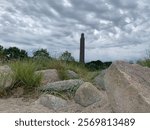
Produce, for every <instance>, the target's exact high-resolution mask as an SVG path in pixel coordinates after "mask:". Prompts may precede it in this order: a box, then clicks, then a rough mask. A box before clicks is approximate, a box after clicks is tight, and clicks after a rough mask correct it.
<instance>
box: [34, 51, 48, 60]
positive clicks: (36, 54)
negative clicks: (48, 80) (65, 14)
mask: <svg viewBox="0 0 150 130" xmlns="http://www.w3.org/2000/svg"><path fill="white" fill-rule="evenodd" d="M43 57H46V58H51V57H50V55H49V53H48V51H47V50H46V49H39V50H37V51H35V52H33V58H37V59H40V58H43Z"/></svg>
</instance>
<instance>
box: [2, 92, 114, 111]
mask: <svg viewBox="0 0 150 130" xmlns="http://www.w3.org/2000/svg"><path fill="white" fill-rule="evenodd" d="M55 112H57V113H59V112H63V113H64V112H66V113H68V112H69V113H80V112H90V113H91V112H92V113H99V112H101V113H105V112H106V113H110V112H112V110H111V107H110V105H109V103H108V100H107V98H106V94H105V93H104V96H103V99H102V100H101V101H99V102H96V103H94V104H92V105H90V106H88V107H82V106H81V105H79V104H77V103H75V102H74V101H73V100H70V101H68V106H66V107H65V108H61V109H58V110H57V111H55V110H53V109H49V108H47V107H44V106H43V105H41V104H40V103H39V102H38V100H37V99H29V98H28V99H26V98H14V97H11V98H6V99H0V113H55Z"/></svg>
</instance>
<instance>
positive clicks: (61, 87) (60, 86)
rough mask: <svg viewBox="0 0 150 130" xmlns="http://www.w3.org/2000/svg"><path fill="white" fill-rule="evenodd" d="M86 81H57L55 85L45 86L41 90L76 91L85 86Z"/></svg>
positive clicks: (48, 84)
mask: <svg viewBox="0 0 150 130" xmlns="http://www.w3.org/2000/svg"><path fill="white" fill-rule="evenodd" d="M83 83H84V81H82V80H79V79H74V80H64V81H57V82H54V83H47V84H46V85H43V86H42V87H41V88H40V90H42V91H51V90H53V91H65V90H69V89H73V90H76V89H78V87H79V86H80V85H81V84H83Z"/></svg>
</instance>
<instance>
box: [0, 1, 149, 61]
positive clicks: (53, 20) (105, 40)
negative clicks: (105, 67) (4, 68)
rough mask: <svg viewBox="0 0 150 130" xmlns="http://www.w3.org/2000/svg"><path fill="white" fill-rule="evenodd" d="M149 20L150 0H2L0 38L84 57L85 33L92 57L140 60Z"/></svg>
mask: <svg viewBox="0 0 150 130" xmlns="http://www.w3.org/2000/svg"><path fill="white" fill-rule="evenodd" d="M149 19H150V2H149V0H136V1H134V0H133V1H131V0H91V1H90V0H1V1H0V42H1V43H2V45H3V46H5V47H9V46H12V45H13V46H18V47H21V48H25V49H27V50H29V49H33V50H35V49H38V48H47V49H48V50H49V51H50V53H53V55H54V53H59V54H60V53H61V52H63V51H65V50H68V51H70V52H71V53H72V54H73V56H74V57H75V58H76V59H78V57H79V56H78V54H79V39H80V33H82V32H84V33H85V37H86V51H87V52H86V59H87V61H89V60H96V59H102V60H116V59H138V58H141V57H143V56H144V51H145V49H146V48H148V46H149V41H150V37H149V33H150V22H149V21H150V20H149ZM118 54H119V55H118Z"/></svg>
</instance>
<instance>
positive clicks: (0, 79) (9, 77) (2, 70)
mask: <svg viewBox="0 0 150 130" xmlns="http://www.w3.org/2000/svg"><path fill="white" fill-rule="evenodd" d="M13 78H14V77H13V72H12V70H11V68H10V67H9V66H8V65H4V66H0V87H1V88H8V87H10V86H11V85H12V84H13V82H14V79H13Z"/></svg>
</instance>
